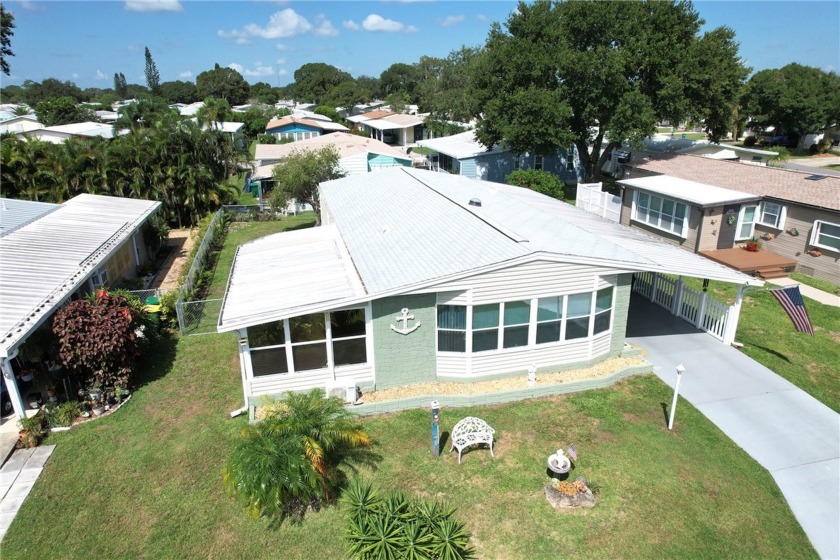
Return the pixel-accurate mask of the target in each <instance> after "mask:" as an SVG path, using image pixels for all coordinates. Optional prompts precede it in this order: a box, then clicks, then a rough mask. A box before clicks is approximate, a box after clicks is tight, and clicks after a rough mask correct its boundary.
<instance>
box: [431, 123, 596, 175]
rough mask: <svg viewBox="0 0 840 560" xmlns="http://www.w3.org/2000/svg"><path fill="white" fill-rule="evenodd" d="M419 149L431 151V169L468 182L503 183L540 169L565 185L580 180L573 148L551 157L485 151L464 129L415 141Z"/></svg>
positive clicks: (471, 132) (575, 152)
mask: <svg viewBox="0 0 840 560" xmlns="http://www.w3.org/2000/svg"><path fill="white" fill-rule="evenodd" d="M417 144H418V145H419V146H423V147H425V148H429V149H431V150H433V153H432V154H430V156H429V159H430V165H431V167H432V169H435V170H440V171H448V172H450V173H454V174H455V175H463V176H464V177H469V178H471V179H482V180H484V181H493V182H496V183H504V182H505V177H507V176H508V174H510V172H511V171H514V170H516V169H540V170H543V171H548V172H551V173H553V174H554V175H557V176H558V177H560V179H562V180H563V182H565V183H566V184H568V185H574V184H577V182H578V181H579V180H582V178H583V176H582V171H581V167H580V159H579V158H578V157H577V150H576V149H575V147H574V146H570V147H569V151H568V152H567V151H566V150H563V149H562V148H560V149H558V150H557V153H556V154H553V155H546V156H543V155H538V154H529V153H525V154H516V153H514V152H512V151H510V150H506V149H504V148H502V147H500V146H498V145H496V146H493V147H492V148H491V149H489V150H488V149H487V148H485V147H484V146H483V145H482V144H481V143H480V142H479V141H478V140H476V138H475V132H474V131H472V130H468V131H467V132H462V133H460V134H455V135H453V136H445V137H443V138H433V139H430V140H419V141H418V142H417Z"/></svg>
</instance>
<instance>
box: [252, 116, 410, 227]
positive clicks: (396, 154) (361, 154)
mask: <svg viewBox="0 0 840 560" xmlns="http://www.w3.org/2000/svg"><path fill="white" fill-rule="evenodd" d="M325 146H332V147H333V148H335V151H336V152H338V156H339V160H338V161H339V168H340V169H341V170H342V171H343V172H344V173H345V174H347V175H356V174H359V173H369V172H371V171H378V170H380V169H385V168H388V167H400V166H402V167H411V162H412V160H411V157H410V156H408V155H406V154H404V153H403V152H401V151H400V150H397V149H396V148H392V147H391V146H389V145H387V144H384V143H382V142H380V141H378V140H374V139H373V138H364V137H362V136H357V135H355V134H349V133H347V132H334V133H332V134H327V135H325V136H317V137H315V138H310V139H308V140H300V141H298V142H293V143H290V144H257V146H256V149H255V151H254V164H255V168H256V169H255V171H254V173H253V174H252V175H251V181H258V182H259V183H260V191H259V199H260V203H261V204H264V203H265V195H266V194H267V193H268V192H270V191H271V189H272V188H273V186H274V179H273V172H274V166H275V165H276V164H277V163H278V162H280V160H282V159H283V158H285V157H287V156H288V155H290V154H291V153H292V152H296V151H300V150H318V149H321V148H323V147H325ZM304 209H309V210H311V208H309V207H308V206H307V207H306V208H303V207H301V206H300V205H295V203H294V201H293V202H292V203H290V207H289V208H287V211H288V212H290V213H297V212H299V211H301V210H304Z"/></svg>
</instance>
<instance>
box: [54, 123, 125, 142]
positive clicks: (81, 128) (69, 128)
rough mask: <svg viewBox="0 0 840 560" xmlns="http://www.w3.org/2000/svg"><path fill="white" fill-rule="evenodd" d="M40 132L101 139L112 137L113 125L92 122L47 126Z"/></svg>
mask: <svg viewBox="0 0 840 560" xmlns="http://www.w3.org/2000/svg"><path fill="white" fill-rule="evenodd" d="M42 130H44V131H52V132H60V133H63V134H71V135H73V136H101V137H102V138H113V137H114V125H112V124H106V123H98V122H93V121H87V122H80V123H71V124H62V125H58V126H47V127H44V128H43V129H42Z"/></svg>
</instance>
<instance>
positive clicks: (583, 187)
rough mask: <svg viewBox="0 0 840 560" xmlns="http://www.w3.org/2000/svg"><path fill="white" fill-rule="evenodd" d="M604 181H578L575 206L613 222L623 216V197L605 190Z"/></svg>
mask: <svg viewBox="0 0 840 560" xmlns="http://www.w3.org/2000/svg"><path fill="white" fill-rule="evenodd" d="M603 187H604V185H603V183H578V186H577V196H576V197H575V206H577V207H578V208H583V209H584V210H586V211H587V212H592V213H593V214H598V215H599V216H601V217H602V218H606V219H608V220H610V221H612V222H617V221H618V220H619V218H620V216H621V197H619V196H616V195H614V194H610V193H608V192H603V190H602V189H603Z"/></svg>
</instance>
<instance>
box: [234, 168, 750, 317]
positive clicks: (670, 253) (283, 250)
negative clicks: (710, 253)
mask: <svg viewBox="0 0 840 560" xmlns="http://www.w3.org/2000/svg"><path fill="white" fill-rule="evenodd" d="M320 192H321V198H322V201H323V204H324V207H325V208H328V211H326V212H325V218H324V220H325V223H329V224H330V225H328V226H323V227H322V228H320V229H324V230H329V232H325V233H323V234H322V235H324V236H327V237H328V240H327V241H328V243H327V247H328V248H329V251H326V253H327V254H325V250H324V249H323V248H320V249H317V250H316V249H315V248H312V247H307V246H302V247H300V250H295V249H294V245H296V244H297V243H301V244H303V245H306V244H310V243H312V244H315V245H317V243H316V241H320V242H322V243H325V241H324V240H323V239H321V238H315V237H311V236H316V235H318V234H315V233H307V232H311V231H313V230H303V231H299V232H293V233H281V234H277V236H276V237H277V239H274V240H272V241H271V242H270V244H269V242H268V241H266V246H265V247H266V249H265V250H264V251H261V252H259V253H258V254H257V251H256V249H255V250H254V254H255V256H253V257H242V258H240V256H239V255H238V256H237V259H236V261H235V262H234V269H233V272H232V274H231V284H230V285H229V287H228V291H227V295H226V299H225V304H224V309H223V312H222V317H221V320H220V325H219V330H220V331H229V330H234V329H236V328H240V327H242V326H247V325H249V324H257V323H260V322H267V321H271V320H276V319H279V318H284V317H291V316H294V315H295V314H300V313H302V312H312V311H318V310H325V309H329V308H334V307H338V306H340V305H349V304H354V303H358V302H360V301H364V300H366V299H374V298H377V297H384V296H385V295H388V294H397V293H401V292H402V291H408V290H414V289H420V288H422V287H425V286H433V285H435V284H438V283H441V282H444V281H447V280H449V279H454V278H456V277H459V276H464V275H471V274H475V273H478V272H481V271H483V270H489V269H492V268H494V267H500V266H512V265H514V264H517V263H519V262H524V261H526V260H528V259H550V260H557V261H562V262H575V263H588V264H594V265H597V266H603V267H604V268H608V269H609V268H611V269H618V270H629V271H633V270H650V271H655V272H663V273H668V274H678V275H684V276H696V277H700V278H709V279H712V280H721V281H725V282H733V283H739V284H744V283H750V284H757V285H761V284H763V282H761V281H759V280H755V279H753V278H751V277H749V276H746V275H744V274H742V273H740V272H737V271H735V270H732V269H729V268H726V267H725V266H723V265H720V264H717V263H714V262H712V261H710V260H708V259H706V258H704V257H701V256H699V255H696V254H694V253H691V252H689V251H686V250H684V249H680V248H678V247H672V246H671V245H668V244H667V243H665V242H664V241H662V240H660V239H657V238H655V237H653V236H649V235H644V234H642V233H639V232H637V231H635V230H632V229H631V228H628V227H626V226H622V225H620V224H617V223H614V222H610V221H608V220H605V219H603V218H600V217H598V216H596V215H594V214H590V213H588V212H586V211H584V210H581V209H579V208H575V207H574V206H571V205H568V204H566V203H564V202H562V201H558V200H555V199H552V198H549V197H546V196H544V195H541V194H538V193H535V192H533V191H530V190H528V189H524V188H519V187H512V186H508V185H501V184H498V183H490V182H485V181H478V180H474V179H468V178H465V177H460V176H453V175H449V174H448V173H435V172H431V171H425V170H417V169H409V168H392V169H386V170H382V171H380V172H378V173H373V174H366V175H356V176H350V177H345V178H343V179H337V180H335V181H328V182H325V183H322V184H321V187H320ZM472 198H478V199H480V200H481V206H478V207H477V206H471V205H470V204H469V201H470V199H472ZM266 239H268V238H266ZM280 245H282V247H280ZM333 245H334V246H335V247H337V249H333ZM243 247H245V246H243ZM342 247H345V248H346V251H347V253H346V254H344V253H342V252H341V248H342ZM241 250H242V249H240V251H241ZM248 254H250V253H244V255H248ZM246 258H247V260H246ZM240 268H241V270H240ZM324 283H326V284H327V286H328V287H326V288H325V287H324V286H323V285H322V284H324ZM263 286H267V287H265V288H264V287H263ZM281 286H282V289H281ZM362 286H363V289H361V290H360V289H359V288H360V287H362ZM271 287H277V289H276V290H275V291H271Z"/></svg>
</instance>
